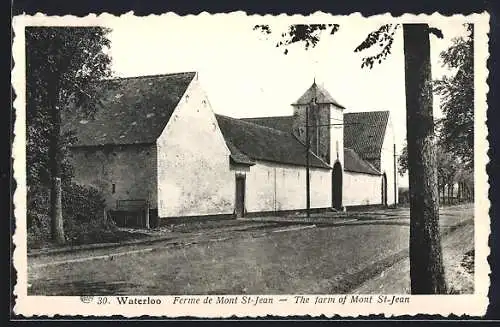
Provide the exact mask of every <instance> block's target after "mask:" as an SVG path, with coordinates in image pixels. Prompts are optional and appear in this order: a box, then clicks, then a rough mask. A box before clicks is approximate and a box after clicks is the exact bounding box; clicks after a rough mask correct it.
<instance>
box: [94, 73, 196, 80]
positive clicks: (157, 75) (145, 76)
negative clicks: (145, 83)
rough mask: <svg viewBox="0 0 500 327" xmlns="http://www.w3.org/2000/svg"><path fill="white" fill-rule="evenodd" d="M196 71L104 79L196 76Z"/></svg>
mask: <svg viewBox="0 0 500 327" xmlns="http://www.w3.org/2000/svg"><path fill="white" fill-rule="evenodd" d="M196 73H197V72H196V71H187V72H177V73H166V74H152V75H140V76H115V77H111V78H107V79H103V80H104V81H121V80H130V79H140V78H154V77H170V76H175V75H186V74H196Z"/></svg>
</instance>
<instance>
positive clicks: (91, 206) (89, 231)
mask: <svg viewBox="0 0 500 327" xmlns="http://www.w3.org/2000/svg"><path fill="white" fill-rule="evenodd" d="M48 199H49V195H48V190H47V189H42V188H40V189H36V190H31V191H29V192H28V246H29V247H31V248H34V247H41V246H45V245H48V244H50V215H49V206H50V203H49V201H48ZM62 206H63V208H62V209H63V220H64V232H65V236H66V239H67V242H68V244H85V243H101V242H114V241H117V239H118V238H119V237H118V234H119V233H118V229H117V228H116V226H115V225H114V224H113V222H112V221H108V220H105V218H104V208H105V201H104V198H103V197H102V195H101V193H100V192H99V191H98V190H97V189H95V188H93V187H89V186H81V185H77V184H74V183H71V184H69V183H67V184H64V185H63V190H62Z"/></svg>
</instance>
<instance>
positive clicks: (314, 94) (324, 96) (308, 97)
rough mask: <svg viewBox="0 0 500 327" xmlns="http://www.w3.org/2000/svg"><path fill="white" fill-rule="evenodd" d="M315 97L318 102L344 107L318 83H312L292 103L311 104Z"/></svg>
mask: <svg viewBox="0 0 500 327" xmlns="http://www.w3.org/2000/svg"><path fill="white" fill-rule="evenodd" d="M314 99H316V103H318V104H333V105H335V106H337V107H339V108H342V109H345V108H344V106H342V105H340V104H339V103H338V102H337V101H335V99H334V98H333V97H332V96H331V95H330V93H328V91H327V90H326V89H325V88H323V87H322V86H320V85H317V84H316V83H313V84H312V85H311V87H310V88H309V89H307V91H306V92H305V93H304V94H303V95H302V96H301V97H300V98H299V99H298V100H297V101H295V103H293V105H304V104H311V103H313V102H314Z"/></svg>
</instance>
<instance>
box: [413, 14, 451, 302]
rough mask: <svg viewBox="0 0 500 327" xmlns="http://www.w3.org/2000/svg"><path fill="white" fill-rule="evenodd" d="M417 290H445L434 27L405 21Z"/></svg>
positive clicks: (443, 291) (414, 291) (418, 292)
mask: <svg viewBox="0 0 500 327" xmlns="http://www.w3.org/2000/svg"><path fill="white" fill-rule="evenodd" d="M403 31H404V53H405V86H406V106H407V109H406V128H407V140H408V171H409V186H410V279H411V293H412V294H442V293H446V282H445V277H444V267H443V259H442V254H441V236H440V232H439V193H438V175H437V165H436V152H435V147H434V121H433V116H432V84H431V81H432V76H431V62H430V44H429V27H428V25H427V24H403Z"/></svg>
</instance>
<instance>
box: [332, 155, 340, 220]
mask: <svg viewBox="0 0 500 327" xmlns="http://www.w3.org/2000/svg"><path fill="white" fill-rule="evenodd" d="M332 207H333V208H335V209H337V210H341V209H342V165H341V164H340V162H338V161H337V162H336V163H335V164H334V165H333V171H332Z"/></svg>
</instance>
